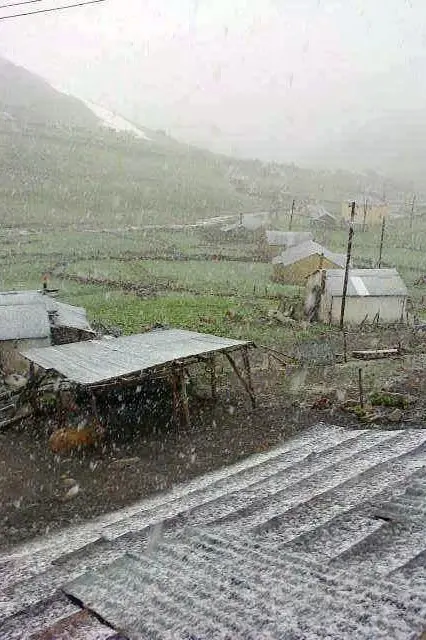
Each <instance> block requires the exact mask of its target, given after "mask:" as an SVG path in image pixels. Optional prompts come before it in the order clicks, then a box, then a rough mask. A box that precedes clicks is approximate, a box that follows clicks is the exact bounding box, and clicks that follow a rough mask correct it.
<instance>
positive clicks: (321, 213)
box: [306, 204, 337, 222]
mask: <svg viewBox="0 0 426 640" xmlns="http://www.w3.org/2000/svg"><path fill="white" fill-rule="evenodd" d="M306 210H307V212H308V215H309V217H310V218H312V220H324V219H328V220H330V221H334V222H335V221H336V220H337V218H336V216H334V215H333V214H332V213H330V211H327V209H326V208H325V207H324V206H323V205H321V204H308V206H307V207H306Z"/></svg>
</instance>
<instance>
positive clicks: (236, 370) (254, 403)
mask: <svg viewBox="0 0 426 640" xmlns="http://www.w3.org/2000/svg"><path fill="white" fill-rule="evenodd" d="M224 354H225V357H226V358H227V360H228V362H229V364H230V365H231V367H232V369H233V371H234V373H235V375H236V376H237V378H238V380H239V381H240V382H241V384H242V385H243V387H244V389H245V390H246V391H247V393H248V395H249V396H250V400H251V404H252V407H253V408H254V407H255V406H256V398H255V395H254V393H253V390H252V389H251V388H250V386H249V384H248V382H247V380H245V379H244V378H243V376H242V375H241V373H240V371H239V370H238V367H237V365H236V364H235V361H234V359H233V358H232V356H231V355H230V354H229V353H227V352H226V351H224Z"/></svg>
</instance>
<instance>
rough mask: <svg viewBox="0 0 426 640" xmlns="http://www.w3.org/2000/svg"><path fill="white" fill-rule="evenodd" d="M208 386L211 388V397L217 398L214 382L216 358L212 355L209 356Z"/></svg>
mask: <svg viewBox="0 0 426 640" xmlns="http://www.w3.org/2000/svg"><path fill="white" fill-rule="evenodd" d="M209 367H210V386H211V390H212V399H213V400H214V401H215V402H216V400H217V383H216V360H215V358H214V356H212V357H211V358H210V364H209Z"/></svg>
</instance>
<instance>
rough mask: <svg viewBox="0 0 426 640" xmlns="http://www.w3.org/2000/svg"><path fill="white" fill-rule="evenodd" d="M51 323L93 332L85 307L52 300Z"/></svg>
mask: <svg viewBox="0 0 426 640" xmlns="http://www.w3.org/2000/svg"><path fill="white" fill-rule="evenodd" d="M54 303H55V309H54V316H53V323H54V325H55V326H56V327H70V328H72V329H80V330H81V331H88V332H91V333H94V332H93V330H92V328H91V326H90V324H89V322H88V320H87V314H86V309H83V308H82V307H74V306H73V305H71V304H65V303H64V302H58V301H57V300H54Z"/></svg>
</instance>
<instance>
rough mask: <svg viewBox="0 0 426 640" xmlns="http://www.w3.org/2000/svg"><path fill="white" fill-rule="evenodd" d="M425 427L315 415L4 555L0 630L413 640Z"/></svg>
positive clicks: (71, 639)
mask: <svg viewBox="0 0 426 640" xmlns="http://www.w3.org/2000/svg"><path fill="white" fill-rule="evenodd" d="M425 527H426V431H424V430H421V429H406V430H394V431H386V430H377V429H375V430H361V429H360V430H355V431H352V430H346V429H340V428H337V427H331V426H326V425H318V426H317V427H315V428H312V429H309V430H306V431H304V432H302V433H300V434H299V435H298V436H296V437H294V438H292V439H290V440H288V441H286V442H285V443H284V444H282V445H281V446H280V447H278V448H276V449H273V450H271V451H268V452H265V453H262V454H258V455H255V456H252V457H250V458H248V459H245V460H243V461H240V462H238V463H237V464H235V465H233V466H230V467H226V468H223V469H220V470H219V471H216V472H214V473H211V474H208V475H206V476H203V477H201V478H196V479H194V480H192V481H190V482H189V483H187V484H185V485H181V486H176V487H175V488H173V489H172V490H171V491H168V492H166V493H163V494H159V495H158V494H157V495H156V496H154V497H152V498H150V499H147V500H144V501H142V502H141V503H139V504H135V505H133V506H131V507H128V508H126V509H122V510H120V511H117V512H115V513H110V514H108V515H105V516H102V517H100V518H98V519H96V520H94V521H91V522H88V523H86V524H83V525H79V526H74V527H72V528H70V529H66V530H64V531H62V532H59V533H55V534H50V535H46V536H45V537H43V538H41V539H37V540H34V541H33V542H30V543H27V544H25V545H22V546H19V547H16V548H12V549H11V550H9V551H7V552H4V553H2V554H0V637H1V638H2V640H15V639H17V638H31V639H32V640H44V639H46V638H52V639H53V638H55V640H65V638H66V639H67V640H81V639H82V638H84V639H86V640H91V639H94V638H97V639H98V640H99V639H102V640H119V639H120V640H124V639H128V640H130V639H131V640H133V639H136V638H137V639H141V640H145V639H149V640H167V639H170V640H178V639H182V640H183V639H186V640H188V639H189V638H192V639H196V638H197V639H203V640H210V639H216V638H217V639H221V640H225V638H226V639H227V638H232V639H233V640H258V639H260V638H265V639H268V640H274V639H276V640H278V639H279V640H282V639H285V638H286V639H290V638H291V639H292V640H305V639H307V638H309V639H310V640H317V639H318V640H320V639H321V640H325V639H327V640H342V639H346V638H347V639H352V638H356V639H357V640H382V639H383V640H389V638H392V639H393V640H415V639H420V638H421V635H422V633H423V632H424V631H425V629H426V539H425V535H424V533H425Z"/></svg>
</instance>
